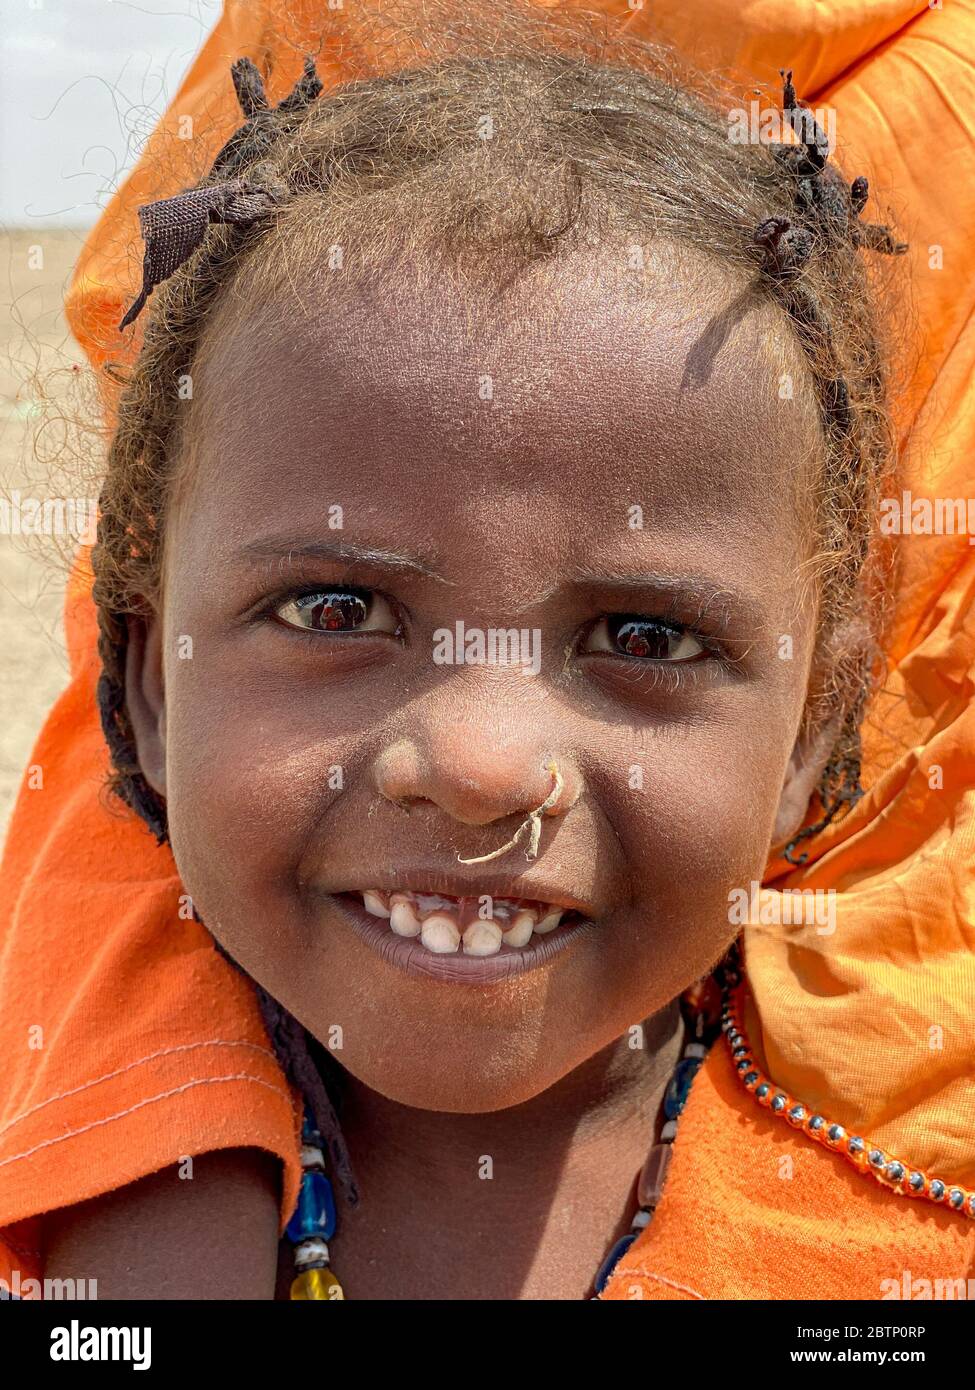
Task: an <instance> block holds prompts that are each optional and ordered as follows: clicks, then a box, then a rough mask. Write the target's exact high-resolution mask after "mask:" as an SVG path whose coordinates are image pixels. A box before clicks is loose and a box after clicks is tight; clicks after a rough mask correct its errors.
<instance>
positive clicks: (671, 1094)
mask: <svg viewBox="0 0 975 1390" xmlns="http://www.w3.org/2000/svg"><path fill="white" fill-rule="evenodd" d="M703 1060H704V1059H703V1058H702V1057H684V1058H683V1059H682V1060H681V1061H680V1062H678V1063H677V1066H676V1067H675V1068H674V1074H673V1076H672V1077H671V1080H670V1085H669V1086H668V1087H667V1094H666V1095H665V1096H664V1114H665V1115H666V1116H667V1119H668V1120H676V1119H677V1116H678V1115H679V1114H680V1112H681V1111H682V1110H683V1109H684V1105H685V1104H686V1102H687V1097H688V1096H689V1095H690V1093H691V1082H692V1081H693V1080H694V1078H695V1076H697V1073H698V1070H699V1068H700V1066H701V1062H702V1061H703Z"/></svg>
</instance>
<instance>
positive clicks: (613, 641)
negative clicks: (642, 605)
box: [583, 613, 705, 662]
mask: <svg viewBox="0 0 975 1390" xmlns="http://www.w3.org/2000/svg"><path fill="white" fill-rule="evenodd" d="M583 650H584V651H586V652H611V653H612V654H613V655H614V656H630V657H643V658H645V659H646V660H648V661H670V662H675V661H693V660H694V659H695V658H696V657H699V656H703V654H704V652H705V647H704V644H703V642H700V641H699V640H698V639H697V638H696V637H694V636H693V635H692V634H691V633H690V632H688V631H687V630H686V629H685V628H682V627H675V626H674V625H673V624H672V623H665V622H663V621H662V620H661V619H659V618H641V617H640V616H639V615H638V614H632V613H614V614H613V615H612V617H609V618H600V619H599V621H598V622H597V623H596V625H595V626H594V627H593V628H592V630H591V631H590V633H589V636H588V638H587V639H586V645H585V647H584V648H583Z"/></svg>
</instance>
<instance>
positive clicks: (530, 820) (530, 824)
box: [457, 758, 563, 864]
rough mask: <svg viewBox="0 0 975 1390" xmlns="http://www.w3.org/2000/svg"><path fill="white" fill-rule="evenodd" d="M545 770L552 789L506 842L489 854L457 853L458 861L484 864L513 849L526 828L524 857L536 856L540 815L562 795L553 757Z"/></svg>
mask: <svg viewBox="0 0 975 1390" xmlns="http://www.w3.org/2000/svg"><path fill="white" fill-rule="evenodd" d="M545 770H546V772H550V773H551V774H552V778H553V780H554V785H553V787H552V790H551V791H550V792H549V794H548V796H547V797H546V798H545V800H544V801H543V802H542V804H541V806H536V807H535V809H534V811H531V812H529V814H528V815H527V816H526V817H525V819H524V820H523V821H522V823H521V825H519V827H518V829H517V830H516V831H515V833H514V834H513V835H512V837H511V839H510V840H509V841H508V843H507V844H504V845H502V846H501V848H500V849H494V850H492V851H491V853H490V854H477V855H475V856H474V858H473V859H462V858H461V856H460V855H459V854H458V856H457V860H458V862H459V863H461V864H485V863H487V861H488V860H489V859H499V858H500V857H501V855H502V854H507V853H508V850H509V849H514V847H515V845H516V844H517V843H518V841H519V840H520V839H521V837H522V835H524V833H525V831H526V830H528V831H529V832H530V833H529V838H528V848H527V850H526V851H525V858H526V859H537V858H538V842H539V840H541V838H542V816H543V815H544V814H545V812H546V811H550V810H551V809H552V807H553V806H554V805H555V804H556V802H557V801H558V799H559V797H560V796H561V795H562V786H563V782H562V774H561V772H559V769H558V767H557V766H556V764H555V759H554V758H553V759H552V761H551V762H550V763H546V764H545Z"/></svg>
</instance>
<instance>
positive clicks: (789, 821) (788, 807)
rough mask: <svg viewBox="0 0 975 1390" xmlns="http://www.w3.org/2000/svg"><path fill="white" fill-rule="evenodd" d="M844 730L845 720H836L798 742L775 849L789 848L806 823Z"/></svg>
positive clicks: (782, 802) (784, 785)
mask: <svg viewBox="0 0 975 1390" xmlns="http://www.w3.org/2000/svg"><path fill="white" fill-rule="evenodd" d="M841 728H842V719H841V718H840V717H836V718H834V719H830V720H829V721H828V722H827V723H825V724H820V725H819V727H818V728H815V729H810V730H809V731H808V732H806V733H801V734H800V735H799V737H798V738H797V739H796V744H795V747H794V748H793V750H792V757H791V758H790V759H789V766H788V768H787V769H786V774H785V781H784V782H783V783H782V794H781V796H780V797H779V809H778V811H777V812H776V816H775V827H774V829H773V831H772V848H773V849H775V848H777V847H778V846H779V845H784V844H788V842H789V841H790V840H791V839H792V838H793V836H794V835H795V834H796V832H797V831H798V830H800V829H801V828H802V823H803V821H804V820H805V819H806V812H807V811H808V809H809V799H810V797H811V796H812V794H813V792H814V791H815V790H816V788H817V786H818V785H819V779H820V778H821V777H822V775H823V769H824V768H825V767H826V764H827V762H828V761H829V755H830V753H831V752H832V751H833V747H834V745H835V743H836V740H837V738H838V737H839V734H840V729H841Z"/></svg>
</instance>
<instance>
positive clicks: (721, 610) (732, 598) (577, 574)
mask: <svg viewBox="0 0 975 1390" xmlns="http://www.w3.org/2000/svg"><path fill="white" fill-rule="evenodd" d="M570 582H571V583H573V584H576V585H579V586H584V585H586V586H589V587H592V588H602V589H632V590H633V591H634V593H641V594H646V593H652V594H655V595H659V596H661V597H663V598H669V599H671V600H672V601H673V602H674V604H675V605H676V604H680V605H685V604H690V605H692V606H693V607H694V608H696V609H698V610H699V611H700V612H701V614H702V616H703V615H705V614H706V615H707V616H708V617H709V618H710V619H711V620H712V621H713V622H715V623H716V625H717V626H718V627H719V628H727V627H730V626H731V624H732V620H733V619H734V618H735V617H736V616H737V617H739V618H744V619H745V620H746V621H750V622H752V623H756V624H757V623H760V622H761V619H762V613H761V607H760V605H759V603H758V602H757V601H756V600H754V599H752V598H751V597H749V596H748V595H746V594H743V593H741V592H740V590H738V589H734V588H732V587H731V586H730V585H728V584H722V583H720V582H719V581H718V580H717V579H715V578H714V577H713V576H711V575H707V574H696V573H694V574H685V575H677V576H675V575H670V574H655V573H652V572H651V573H646V574H640V573H636V574H634V573H633V572H632V571H622V570H621V571H613V570H603V569H597V568H596V567H595V566H593V567H591V568H590V567H588V566H581V567H577V568H576V569H575V570H574V571H573V573H572V575H571V578H570Z"/></svg>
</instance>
